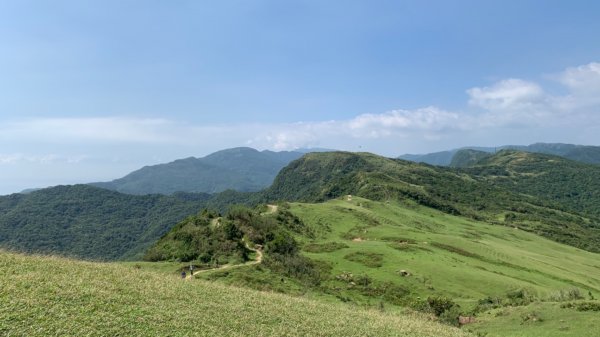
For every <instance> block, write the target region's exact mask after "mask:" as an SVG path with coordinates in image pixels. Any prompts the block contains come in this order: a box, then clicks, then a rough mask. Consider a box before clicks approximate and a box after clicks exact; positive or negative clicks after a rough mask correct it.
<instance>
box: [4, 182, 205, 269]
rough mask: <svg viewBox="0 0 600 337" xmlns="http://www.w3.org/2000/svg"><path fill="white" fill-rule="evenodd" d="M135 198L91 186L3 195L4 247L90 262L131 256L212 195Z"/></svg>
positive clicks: (194, 211) (64, 187) (196, 210)
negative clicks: (77, 258)
mask: <svg viewBox="0 0 600 337" xmlns="http://www.w3.org/2000/svg"><path fill="white" fill-rule="evenodd" d="M183 197H184V196H182V197H181V198H179V197H167V196H159V195H149V196H133V195H126V194H122V193H117V192H113V191H108V190H105V189H101V188H96V187H92V186H87V185H74V186H58V187H53V188H47V189H43V190H39V191H35V192H32V193H29V194H26V195H23V194H13V195H9V196H3V197H0V246H2V247H6V248H11V249H17V250H20V251H29V252H40V253H41V252H45V253H56V254H61V255H69V256H77V257H82V258H88V259H102V260H112V259H119V258H127V257H129V258H132V257H135V256H136V255H137V254H140V253H143V251H144V250H145V249H146V247H148V245H150V244H151V243H153V242H154V241H155V240H157V239H158V238H159V237H160V236H161V235H163V234H164V233H165V232H167V231H168V230H169V229H170V228H171V227H172V226H174V225H175V224H176V223H177V222H178V221H180V220H181V219H183V218H184V217H186V216H187V215H189V214H193V213H196V212H198V210H199V209H200V208H201V205H204V204H205V203H206V200H207V198H208V197H209V196H207V195H194V196H193V197H192V196H187V199H185V198H183Z"/></svg>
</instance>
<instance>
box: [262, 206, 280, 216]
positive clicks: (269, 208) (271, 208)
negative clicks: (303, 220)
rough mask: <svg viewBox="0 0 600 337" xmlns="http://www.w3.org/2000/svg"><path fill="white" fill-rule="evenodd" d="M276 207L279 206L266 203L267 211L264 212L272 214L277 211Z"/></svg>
mask: <svg viewBox="0 0 600 337" xmlns="http://www.w3.org/2000/svg"><path fill="white" fill-rule="evenodd" d="M278 208H279V206H277V205H267V212H266V213H265V214H273V213H275V212H277V209H278Z"/></svg>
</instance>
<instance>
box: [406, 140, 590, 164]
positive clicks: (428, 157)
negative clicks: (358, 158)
mask: <svg viewBox="0 0 600 337" xmlns="http://www.w3.org/2000/svg"><path fill="white" fill-rule="evenodd" d="M461 150H475V151H481V152H487V153H492V154H493V153H495V152H497V151H500V150H517V151H523V152H533V153H541V154H551V155H556V156H560V157H563V158H567V159H571V160H575V161H579V162H582V163H588V164H600V146H591V145H574V144H562V143H535V144H531V145H503V146H498V147H480V146H469V147H464V148H460V149H453V150H448V151H440V152H433V153H427V154H404V155H401V156H399V157H398V158H399V159H404V160H410V161H414V162H419V163H427V164H430V165H438V166H455V165H452V161H453V160H454V157H455V156H456V155H457V154H459V152H460V151H461Z"/></svg>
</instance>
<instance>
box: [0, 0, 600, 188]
mask: <svg viewBox="0 0 600 337" xmlns="http://www.w3.org/2000/svg"><path fill="white" fill-rule="evenodd" d="M597 13H600V2H597V1H591V0H588V1H581V0H579V1H578V0H573V1H552V0H545V1H541V0H538V1H531V0H502V1H493V0H490V1H480V0H478V1H475V0H473V1H471V0H463V1H461V0H457V1H445V0H444V1H433V0H418V1H390V0H363V1H358V0H344V1H338V0H328V1H322V0H314V1H308V0H305V1H297V0H288V1H278V0H252V1H249V0H237V1H236V0H231V1H230V0H222V1H203V0H195V1H191V0H189V1H187V0H178V1H166V0H164V1H158V0H154V1H152V0H144V1H142V0H140V1H129V0H97V1H94V0H88V1H81V0H72V1H65V0H54V1H28V0H20V1H8V0H6V1H5V0H0V194H9V193H13V192H18V191H21V190H23V189H26V188H36V187H45V186H51V185H57V184H73V183H85V182H93V181H108V180H112V179H115V178H119V177H121V176H123V175H125V174H127V173H129V172H131V171H133V170H136V169H138V168H141V167H142V166H145V165H152V164H157V163H163V162H169V161H172V160H175V159H179V158H186V157H190V156H195V157H201V156H204V155H207V154H209V153H212V152H214V151H218V150H221V149H225V148H231V147H237V146H249V147H253V148H256V149H259V150H264V149H268V150H274V151H283V150H293V149H295V148H310V147H320V148H331V149H339V150H347V151H368V152H373V153H377V154H381V155H385V156H390V157H395V156H398V155H401V154H404V153H427V152H435V151H441V150H447V149H452V148H458V147H462V146H499V145H506V144H515V145H516V144H522V145H525V144H531V143H535V142H563V143H574V144H585V145H600V43H598V32H600V20H598V15H597Z"/></svg>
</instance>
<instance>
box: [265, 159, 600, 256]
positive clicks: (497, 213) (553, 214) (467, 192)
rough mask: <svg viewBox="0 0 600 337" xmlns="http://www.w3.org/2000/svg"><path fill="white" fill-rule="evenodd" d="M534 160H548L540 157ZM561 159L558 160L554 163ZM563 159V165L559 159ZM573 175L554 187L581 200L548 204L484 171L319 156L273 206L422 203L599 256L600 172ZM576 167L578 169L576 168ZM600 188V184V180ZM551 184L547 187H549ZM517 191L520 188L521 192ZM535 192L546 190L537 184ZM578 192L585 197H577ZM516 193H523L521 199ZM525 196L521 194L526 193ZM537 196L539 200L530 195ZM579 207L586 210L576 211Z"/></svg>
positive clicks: (296, 167) (285, 181) (287, 179)
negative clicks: (340, 201) (342, 199)
mask: <svg viewBox="0 0 600 337" xmlns="http://www.w3.org/2000/svg"><path fill="white" fill-rule="evenodd" d="M529 155H530V156H543V155H533V154H529ZM554 158H556V157H554ZM559 159H560V158H559ZM564 162H565V163H567V164H568V165H566V167H556V168H553V170H554V171H553V172H555V174H553V177H556V175H560V172H568V173H569V174H572V175H571V180H570V181H568V182H565V183H564V184H563V181H561V180H560V179H556V180H554V181H553V182H552V183H553V184H555V186H551V187H550V188H558V189H563V191H568V190H569V189H571V193H578V195H577V199H568V196H565V198H563V199H560V200H555V199H552V198H545V197H543V196H542V195H541V194H540V193H537V194H536V193H533V192H534V191H533V187H531V186H530V187H528V188H527V189H523V190H521V191H519V190H518V189H519V188H520V187H519V186H516V185H518V184H520V183H521V182H523V183H528V180H526V179H522V180H519V181H511V180H510V178H511V177H510V176H509V177H507V178H508V179H509V180H508V183H511V182H512V183H513V184H508V183H507V184H504V183H503V184H499V183H496V181H495V180H491V179H487V178H485V179H483V178H478V176H480V175H482V174H483V173H482V172H481V170H480V171H474V169H469V170H457V169H450V168H442V167H435V166H429V165H424V164H418V163H413V162H408V161H404V160H397V159H389V158H384V157H380V156H377V155H373V154H368V153H348V152H332V153H311V154H308V155H305V156H304V157H302V158H300V159H299V160H296V161H294V162H292V163H290V165H288V166H287V167H285V168H284V169H283V170H282V171H281V172H280V174H279V175H278V176H277V178H276V179H275V182H274V183H273V185H272V186H271V187H270V188H269V189H267V190H266V191H265V194H264V195H265V199H266V200H296V201H305V202H321V201H325V200H329V199H332V198H335V197H339V196H342V195H347V194H352V195H357V196H361V197H365V198H368V199H371V200H380V201H385V200H406V199H409V200H414V201H415V202H417V203H419V204H421V205H424V206H427V207H431V208H435V209H438V210H441V211H443V212H446V213H449V214H455V215H463V216H466V217H470V218H473V219H479V220H485V221H487V222H490V223H499V224H505V225H511V226H518V227H520V228H522V229H526V230H528V231H531V232H535V233H537V234H539V235H543V236H546V237H548V238H551V239H553V240H556V241H559V242H563V243H567V244H570V245H573V246H576V247H580V248H584V249H588V250H591V251H600V228H598V225H597V221H596V219H595V218H589V217H590V216H594V215H595V213H594V212H588V211H586V212H584V211H585V209H584V208H589V209H597V206H595V205H598V204H600V198H598V197H597V195H598V191H599V190H600V189H595V184H596V183H592V184H589V185H586V184H585V181H587V180H588V179H589V177H586V176H585V175H586V172H590V176H592V177H595V172H596V171H598V170H600V169H599V168H597V167H596V166H592V165H586V164H580V163H576V162H573V161H567V160H565V161H564ZM571 164H572V165H571ZM505 171H506V169H505V168H504V167H501V166H500V167H491V168H490V169H489V170H487V171H485V173H486V174H487V175H491V174H494V173H495V172H498V174H501V173H503V172H505ZM575 173H577V174H575ZM598 181H600V180H598ZM546 183H548V184H549V183H550V181H548V182H544V184H546ZM513 185H515V186H513ZM532 186H535V188H539V189H540V191H543V190H544V188H545V187H544V186H543V185H540V184H539V182H538V181H534V182H533V184H532ZM576 188H577V189H578V190H576ZM515 190H516V191H515ZM519 192H521V193H519ZM528 192H531V193H528ZM577 202H582V203H583V202H585V203H584V205H585V206H581V207H570V206H569V205H574V204H575V203H577Z"/></svg>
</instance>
